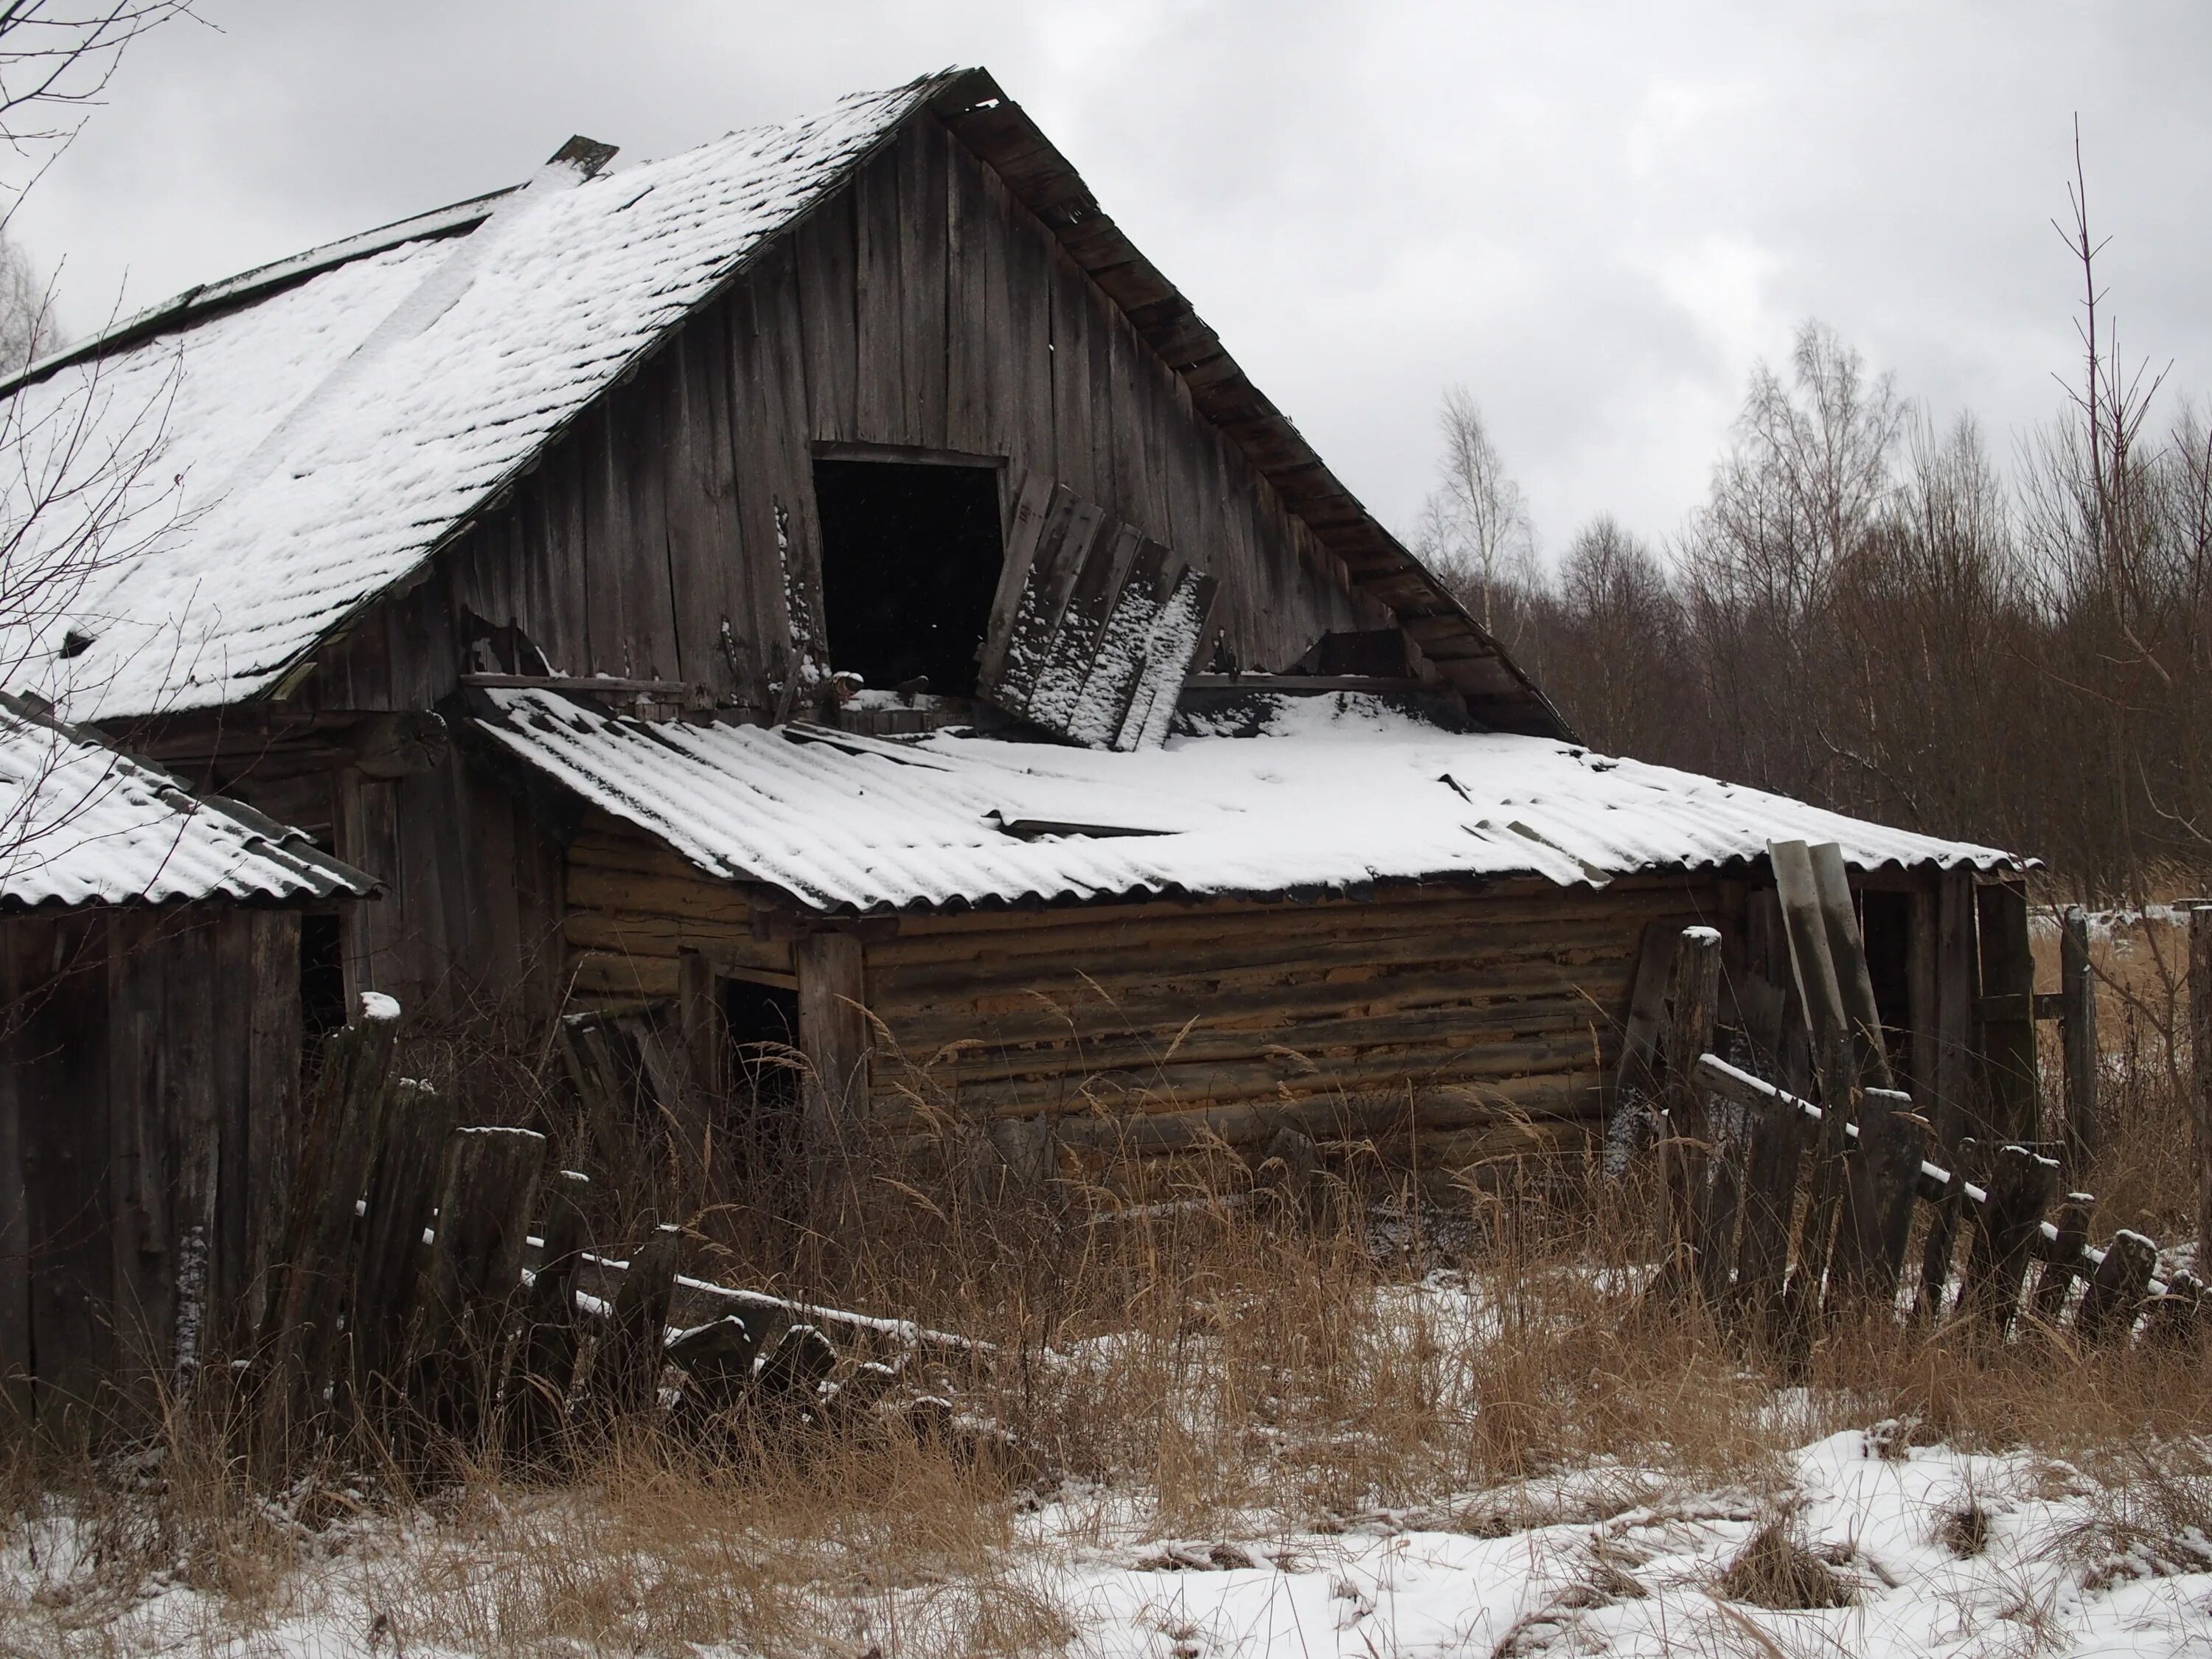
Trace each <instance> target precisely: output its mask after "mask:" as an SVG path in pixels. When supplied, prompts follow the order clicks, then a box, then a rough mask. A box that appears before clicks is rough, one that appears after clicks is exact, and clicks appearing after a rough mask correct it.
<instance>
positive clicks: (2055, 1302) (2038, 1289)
mask: <svg viewBox="0 0 2212 1659" xmlns="http://www.w3.org/2000/svg"><path fill="white" fill-rule="evenodd" d="M2091 1202H2092V1200H2091V1199H2090V1197H2089V1194H2087V1193H2069V1194H2066V1196H2065V1198H2064V1199H2063V1200H2062V1201H2061V1202H2060V1204H2059V1206H2058V1214H2057V1218H2055V1219H2054V1221H2053V1223H2052V1225H2053V1227H2054V1228H2055V1229H2056V1230H2057V1234H2058V1237H2057V1238H2055V1239H2053V1240H2052V1241H2051V1248H2050V1249H2049V1250H2048V1251H2047V1252H2046V1253H2045V1255H2046V1260H2045V1261H2044V1264H2043V1267H2042V1269H2041V1270H2040V1271H2039V1273H2037V1274H2036V1276H2035V1292H2034V1294H2033V1296H2032V1297H2030V1298H2029V1301H2028V1310H2029V1311H2030V1312H2031V1313H2033V1315H2034V1316H2035V1319H2036V1322H2037V1323H2038V1324H2041V1325H2047V1326H2049V1327H2051V1328H2053V1329H2056V1328H2057V1326H2058V1324H2059V1322H2061V1321H2062V1320H2063V1319H2064V1318H2065V1316H2066V1296H2067V1292H2069V1291H2071V1290H2072V1289H2073V1288H2074V1280H2075V1276H2076V1275H2077V1274H2078V1273H2080V1272H2081V1252H2082V1251H2083V1250H2084V1249H2087V1247H2088V1243H2089V1206H2090V1204H2091Z"/></svg>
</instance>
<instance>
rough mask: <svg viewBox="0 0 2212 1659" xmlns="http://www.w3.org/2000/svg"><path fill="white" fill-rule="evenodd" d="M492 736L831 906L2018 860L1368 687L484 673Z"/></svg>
mask: <svg viewBox="0 0 2212 1659" xmlns="http://www.w3.org/2000/svg"><path fill="white" fill-rule="evenodd" d="M488 695H489V697H490V698H491V701H492V704H493V707H494V709H495V713H494V714H493V715H492V716H491V717H489V718H485V719H481V720H478V721H477V730H478V732H480V733H481V734H482V736H483V738H485V739H487V740H488V741H489V742H490V743H491V744H495V745H496V746H497V747H498V748H499V749H500V750H503V751H505V752H506V753H507V754H508V755H510V756H512V757H514V758H515V759H517V760H520V761H521V762H522V763H526V765H528V766H530V767H532V768H533V769H536V770H537V771H538V772H539V773H541V774H543V775H544V776H546V777H548V778H550V779H551V780H553V781H556V783H558V784H559V785H561V786H562V787H564V788H565V789H567V790H568V791H569V792H571V793H573V794H574V795H575V796H577V797H578V798H580V799H582V800H584V801H586V802H588V803H589V804H591V805H594V806H597V807H599V808H600V809H602V810H604V811H607V812H610V813H611V814H613V815H614V816H615V817H618V818H622V819H625V820H627V821H628V822H629V823H633V824H635V825H636V826H637V827H638V828H640V829H644V830H646V831H647V832H649V833H650V834H652V835H653V836H657V837H659V839H660V840H661V841H663V842H665V843H667V845H668V846H669V847H671V848H673V849H674V850H675V851H676V852H678V854H681V855H682V856H683V857H684V858H685V859H688V860H690V862H691V863H692V864H694V865H696V866H697V867H698V868H699V869H700V870H701V871H702V872H705V873H707V874H709V875H713V876H715V877H719V878H723V879H726V880H732V881H740V882H751V883H759V884H766V885H768V886H770V887H773V888H775V889H778V890H781V892H782V893H784V894H786V895H787V896H790V897H791V898H792V899H793V900H794V901H796V902H798V903H799V904H801V905H804V906H805V907H808V908H812V909H815V910H818V911H823V912H860V913H866V912H871V911H890V910H904V909H921V908H945V907H952V908H958V907H964V906H969V905H980V904H1014V903H1023V902H1036V901H1044V902H1054V901H1063V900H1066V901H1080V900H1087V899H1100V898H1109V897H1116V896H1133V895H1144V894H1174V895H1192V896H1232V895H1241V896H1273V895H1278V894H1282V893H1287V892H1297V891H1311V890H1338V891H1345V890H1358V889H1360V888H1362V887H1364V886H1365V885H1367V884H1371V883H1374V882H1377V881H1401V880H1419V879H1424V878H1465V877H1475V878H1482V877H1506V876H1529V875H1533V876H1541V877H1544V878H1548V879H1550V880H1553V881H1554V882H1558V883H1559V884H1563V885H1567V884H1604V883H1605V882H1607V881H1609V880H1611V879H1613V878H1614V877H1616V876H1621V875H1626V874H1630V873H1632V872H1638V871H1643V870H1650V869H1657V868H1688V869H1699V868H1709V867H1711V866H1717V865H1722V864H1726V863H1729V862H1731V861H1734V860H1747V859H1757V858H1760V857H1763V856H1764V855H1765V851H1766V846H1767V843H1768V842H1770V841H1776V840H1806V841H1815V842H1820V841H1833V842H1837V843H1838V845H1839V846H1840V847H1841V848H1842V849H1843V853H1844V858H1845V860H1847V861H1848V862H1850V863H1851V864H1853V865H1855V866H1860V867H1862V868H1871V867H1875V866H1882V865H1897V866H1906V865H1921V864H1936V865H1941V866H1958V865H1970V866H1974V867H1976V868H1979V869H1996V868H2013V867H2016V866H2015V860H2012V859H2011V858H2010V857H2009V856H2008V855H2007V854H2003V853H2001V852H1998V851H1996V849H1994V848H1986V847H1976V846H1971V845H1968V844H1966V843H1964V842H1948V841H1940V840H1936V839H1935V838H1933V837H1931V836H1919V835H1914V834H1911V833H1910V832H1907V831H1905V830H1900V829H1886V828H1884V827H1882V826H1881V825H1879V824H1874V823H1865V822H1863V821H1862V820H1860V819H1857V818H1849V817H1843V816H1841V815H1840V814H1838V813H1834V812H1828V811H1822V810H1820V808H1818V807H1814V806H1808V805H1804V804H1803V803H1802V802H1799V801H1794V800H1790V799H1785V798H1784V797H1782V796H1779V795H1771V794H1767V793H1764V792H1763V791H1760V790H1757V789H1747V788H1742V787H1737V786H1735V785H1733V784H1727V783H1720V782H1717V781H1713V780H1712V779H1710V778H1701V777H1698V776H1696V775H1692V774H1690V773H1686V772H1677V771H1674V770H1672V769H1668V768H1665V767H1658V766H1646V765H1644V764H1642V763H1638V762H1636V761H1628V760H1613V759H1610V758H1608V757H1604V756H1601V755H1595V754H1592V753H1590V752H1589V750H1583V749H1580V748H1577V747H1576V746H1574V745H1572V744H1566V743H1563V742H1560V741H1559V740H1557V739H1553V738H1532V737H1525V736H1519V735H1512V734H1505V733H1487V734H1481V735H1474V736H1462V735H1455V734H1452V733H1449V732H1443V731H1440V730H1438V729H1437V728H1436V727H1434V726H1426V725H1423V724H1420V723H1419V722H1418V721H1416V720H1412V719H1409V718H1408V717H1407V716H1404V715H1402V714H1394V713H1390V712H1389V711H1387V710H1385V709H1383V708H1379V707H1377V706H1376V705H1375V703H1374V702H1372V700H1370V699H1364V698H1360V697H1357V696H1324V697H1313V698H1301V699H1295V700H1288V701H1286V702H1285V703H1284V705H1283V706H1282V708H1281V709H1280V710H1279V713H1278V714H1277V716H1276V718H1275V720H1274V721H1273V728H1272V729H1271V731H1270V732H1269V733H1268V735H1267V736H1265V737H1263V738H1226V737H1223V738H1205V737H1187V738H1178V739H1176V740H1175V741H1173V742H1171V743H1170V744H1169V746H1168V747H1166V748H1165V749H1159V750H1145V751H1142V752H1139V753H1136V754H1111V753H1102V752H1098V751H1094V750H1076V749H1060V748H1057V747H1053V746H1049V745H1045V744H1028V743H1008V742H1003V741H998V740H994V739H987V738H974V737H960V736H952V735H949V734H939V735H936V736H933V737H931V738H926V739H922V740H919V741H913V742H885V741H881V740H878V739H874V738H861V737H854V736H852V735H849V734H847V733H843V732H829V731H825V730H821V729H817V728H810V727H805V726H786V727H774V728H764V727H759V726H734V725H721V724H710V725H690V724H675V723H647V722H642V721H638V720H625V719H621V718H617V717H615V716H611V715H608V714H604V713H601V712H599V711H598V710H596V709H587V708H583V707H581V706H580V705H579V704H578V703H575V702H571V701H569V700H568V699H567V698H564V697H562V696H557V695H556V694H554V693H552V692H549V691H537V690H511V691H494V692H491V693H489V694H488Z"/></svg>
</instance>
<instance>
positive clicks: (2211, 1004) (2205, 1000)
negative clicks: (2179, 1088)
mask: <svg viewBox="0 0 2212 1659" xmlns="http://www.w3.org/2000/svg"><path fill="white" fill-rule="evenodd" d="M2189 1040H2190V1063H2191V1087H2190V1093H2189V1102H2190V1109H2191V1115H2193V1116H2194V1117H2195V1118H2196V1120H2197V1260H2198V1261H2203V1262H2212V904H2199V905H2197V906H2196V907H2194V908H2192V909H2191V911H2190V913H2189Z"/></svg>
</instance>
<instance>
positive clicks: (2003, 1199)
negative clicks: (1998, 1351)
mask: <svg viewBox="0 0 2212 1659" xmlns="http://www.w3.org/2000/svg"><path fill="white" fill-rule="evenodd" d="M2057 1180H2058V1166H2057V1164H2053V1163H2052V1162H2051V1160H2050V1159H2049V1158H2038V1157H2037V1156H2036V1155H2035V1154H2034V1153H2033V1152H2029V1151H2028V1150H2027V1147H2025V1146H2000V1147H1998V1148H1997V1152H1996V1158H1995V1159H1994V1160H1993V1161H1992V1163H1991V1165H1990V1183H1989V1198H1988V1200H1987V1202H1985V1203H1984V1205H1983V1206H1982V1208H1981V1212H1980V1214H1979V1216H1978V1217H1977V1220H1978V1223H1979V1225H1978V1227H1977V1229H1976V1231H1975V1234H1974V1243H1973V1249H1972V1255H1970V1256H1969V1257H1968V1260H1967V1268H1966V1290H1965V1293H1964V1295H1963V1297H1961V1303H1962V1305H1964V1306H1965V1307H1966V1309H1967V1310H1969V1311H1970V1312H1971V1313H1972V1315H1973V1316H1974V1317H1975V1318H1976V1319H1977V1320H1978V1321H1979V1322H1982V1323H1983V1324H1984V1326H1986V1327H1987V1328H1989V1329H1990V1331H1992V1332H1993V1333H1995V1334H1997V1335H1999V1336H2002V1335H2003V1334H2004V1333H2005V1332H2007V1331H2008V1330H2009V1329H2010V1328H2012V1321H2013V1315H2014V1313H2015V1311H2016V1310H2018V1308H2019V1306H2020V1294H2021V1277H2022V1276H2023V1275H2024V1274H2025V1273H2027V1261H2028V1253H2029V1251H2030V1250H2031V1249H2033V1246H2034V1243H2035V1241H2036V1235H2037V1234H2038V1233H2039V1231H2041V1228H2042V1225H2043V1212H2044V1211H2045V1209H2047V1208H2048V1207H2049V1206H2050V1204H2051V1189H2052V1188H2054V1187H2055V1186H2056V1185H2057Z"/></svg>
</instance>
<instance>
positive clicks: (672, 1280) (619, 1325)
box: [592, 1227, 684, 1417]
mask: <svg viewBox="0 0 2212 1659" xmlns="http://www.w3.org/2000/svg"><path fill="white" fill-rule="evenodd" d="M683 1265H684V1234H683V1231H682V1230H681V1229H680V1228H677V1227H662V1228H659V1229H658V1230H657V1231H655V1232H654V1233H653V1237H651V1238H649V1239H647V1241H646V1242H645V1243H643V1244H641V1245H640V1246H639V1247H638V1250H637V1253H636V1255H633V1256H632V1257H631V1258H630V1262H629V1271H627V1272H626V1273H623V1278H622V1283H621V1284H620V1285H617V1287H616V1289H615V1296H614V1307H613V1309H612V1310H611V1314H610V1316H609V1319H608V1325H607V1333H606V1334H605V1336H604V1337H602V1338H601V1339H600V1341H599V1358H597V1359H596V1360H594V1361H593V1362H592V1393H593V1395H595V1396H596V1397H597V1399H598V1400H599V1404H600V1406H601V1407H602V1409H603V1410H605V1412H606V1413H608V1414H609V1415H610V1416H614V1417H630V1416H636V1415H638V1414H640V1413H644V1412H647V1411H650V1410H651V1409H652V1408H653V1404H654V1402H655V1401H656V1400H657V1398H658V1397H659V1388H660V1367H661V1364H662V1361H663V1352H662V1346H661V1345H662V1342H663V1340H665V1336H666V1334H667V1328H668V1308H669V1304H670V1302H671V1300H673V1298H674V1297H675V1294H676V1275H677V1273H678V1272H679V1271H680V1270H681V1268H682V1267H683Z"/></svg>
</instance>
